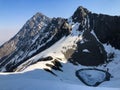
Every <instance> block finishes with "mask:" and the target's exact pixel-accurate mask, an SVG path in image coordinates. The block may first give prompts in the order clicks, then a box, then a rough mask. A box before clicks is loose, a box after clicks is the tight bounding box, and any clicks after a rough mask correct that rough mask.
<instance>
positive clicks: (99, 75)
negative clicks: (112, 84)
mask: <svg viewBox="0 0 120 90" xmlns="http://www.w3.org/2000/svg"><path fill="white" fill-rule="evenodd" d="M76 76H77V77H78V78H79V79H80V80H81V81H82V82H83V83H84V84H86V85H88V86H95V87H96V86H98V85H100V84H101V83H102V82H104V81H109V80H110V77H111V74H110V73H109V72H107V71H104V70H100V69H95V68H94V69H92V68H85V69H80V70H77V71H76Z"/></svg>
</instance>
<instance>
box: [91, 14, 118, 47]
mask: <svg viewBox="0 0 120 90" xmlns="http://www.w3.org/2000/svg"><path fill="white" fill-rule="evenodd" d="M92 22H93V23H92V24H93V25H92V26H93V27H92V28H93V30H94V32H95V34H96V35H97V37H98V39H99V40H100V42H102V43H108V44H110V45H112V46H113V47H115V48H117V49H120V17H119V16H109V15H102V14H100V15H97V14H92Z"/></svg>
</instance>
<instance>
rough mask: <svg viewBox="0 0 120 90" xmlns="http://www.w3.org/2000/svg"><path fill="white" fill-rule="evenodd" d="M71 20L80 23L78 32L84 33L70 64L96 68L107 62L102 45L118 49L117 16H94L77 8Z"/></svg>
mask: <svg viewBox="0 0 120 90" xmlns="http://www.w3.org/2000/svg"><path fill="white" fill-rule="evenodd" d="M72 19H73V21H74V22H79V23H80V26H79V31H84V32H83V41H79V42H78V43H77V50H76V51H75V52H74V53H73V55H72V57H71V58H70V62H72V63H74V64H77V63H79V64H82V65H87V66H97V65H100V64H103V63H105V62H106V61H107V53H106V51H105V49H104V47H103V45H102V44H110V45H111V46H113V47H115V48H117V49H120V40H119V39H120V35H119V33H120V25H119V24H120V17H119V16H109V15H103V14H94V13H91V12H90V11H88V10H87V9H85V8H83V7H78V8H77V10H76V11H75V13H74V14H73V16H72ZM92 32H93V33H94V34H95V35H96V36H94V34H93V33H92ZM86 50H87V51H86Z"/></svg>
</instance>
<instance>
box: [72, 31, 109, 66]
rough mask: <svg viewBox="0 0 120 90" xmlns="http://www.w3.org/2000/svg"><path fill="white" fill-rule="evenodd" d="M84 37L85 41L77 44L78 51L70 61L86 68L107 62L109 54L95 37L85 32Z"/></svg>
mask: <svg viewBox="0 0 120 90" xmlns="http://www.w3.org/2000/svg"><path fill="white" fill-rule="evenodd" d="M83 37H84V38H83V40H82V41H80V42H78V43H77V50H76V52H75V53H74V54H73V55H72V58H71V59H70V61H71V62H74V63H75V62H78V63H79V64H82V65H86V66H96V65H99V64H103V63H104V62H105V61H107V53H106V51H105V50H104V47H103V46H102V44H101V43H100V42H98V41H97V40H96V38H95V37H94V35H93V34H92V33H90V32H89V31H85V32H84V34H83Z"/></svg>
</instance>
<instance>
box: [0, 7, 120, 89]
mask: <svg viewBox="0 0 120 90" xmlns="http://www.w3.org/2000/svg"><path fill="white" fill-rule="evenodd" d="M119 24H120V17H119V16H109V15H103V14H95V13H92V12H90V11H89V10H87V9H86V8H84V7H82V6H80V7H78V8H77V10H76V11H75V12H74V14H73V15H72V16H71V17H70V18H68V19H65V18H49V17H47V16H45V15H43V14H41V13H37V14H35V15H34V16H33V17H32V18H31V19H30V20H28V21H27V22H26V24H25V25H24V26H23V27H22V28H21V30H20V31H19V32H18V33H17V34H16V35H15V36H14V37H13V38H12V39H11V40H9V41H8V42H6V43H5V44H3V45H2V46H1V47H0V71H1V72H15V74H14V75H16V76H15V77H16V78H19V77H20V78H21V76H22V77H23V76H24V78H25V77H27V76H28V77H32V78H37V79H39V80H43V79H44V80H49V79H51V80H55V81H56V80H57V81H60V82H64V83H69V84H77V85H88V86H105V87H116V88H120V69H119V68H120V59H119V57H120V25H119ZM16 73H17V74H16ZM26 73H27V74H26ZM28 73H29V74H31V76H29V74H28ZM19 74H22V75H21V76H19ZM5 75H6V74H5ZM9 76H12V75H9V74H8V75H7V76H4V74H3V73H1V74H0V79H3V78H4V79H5V78H9ZM35 76H36V77H35ZM38 76H40V77H38ZM5 83H6V82H5Z"/></svg>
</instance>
